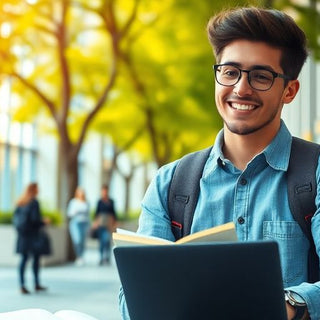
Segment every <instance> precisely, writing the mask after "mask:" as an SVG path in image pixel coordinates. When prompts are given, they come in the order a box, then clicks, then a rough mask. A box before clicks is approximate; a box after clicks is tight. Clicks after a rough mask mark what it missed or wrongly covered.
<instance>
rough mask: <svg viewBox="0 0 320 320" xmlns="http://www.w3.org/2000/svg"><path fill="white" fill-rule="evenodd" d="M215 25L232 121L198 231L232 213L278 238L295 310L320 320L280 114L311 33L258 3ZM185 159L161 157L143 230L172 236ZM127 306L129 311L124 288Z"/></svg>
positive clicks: (318, 235)
mask: <svg viewBox="0 0 320 320" xmlns="http://www.w3.org/2000/svg"><path fill="white" fill-rule="evenodd" d="M207 30H208V36H209V40H210V43H211V45H212V47H213V50H214V54H215V57H216V62H217V64H216V65H214V74H215V85H216V87H215V100H216V105H217V108H218V111H219V114H220V116H221V117H222V119H223V122H224V126H223V129H222V130H221V131H220V132H219V134H218V135H217V137H216V141H215V144H214V145H213V147H212V150H211V153H210V156H209V157H208V159H207V161H206V164H205V167H204V171H203V174H202V178H201V180H200V194H199V198H198V202H197V206H196V209H195V212H194V218H193V221H192V225H191V233H194V232H197V231H199V230H202V229H207V228H209V227H212V226H216V225H220V224H223V223H227V222H230V221H233V222H234V223H235V224H236V231H237V235H238V238H239V240H240V241H260V240H265V239H268V240H275V241H277V242H278V244H279V251H280V257H281V266H282V274H283V281H284V288H285V289H286V301H287V302H286V308H287V314H288V319H309V318H310V319H312V320H319V319H320V282H315V283H308V258H307V256H308V249H309V246H310V244H309V241H308V239H307V237H306V236H305V234H304V233H303V232H302V229H301V228H300V226H299V224H298V223H297V222H296V221H295V219H294V218H293V216H292V213H291V210H290V207H289V199H288V195H287V191H288V187H287V170H288V166H289V159H290V151H291V144H292V136H291V134H290V132H289V131H288V129H287V127H286V125H285V124H284V122H283V121H282V120H281V112H282V108H283V106H284V104H288V103H290V102H291V101H292V100H293V99H294V98H295V96H296V94H297V92H298V90H299V81H298V80H297V78H298V75H299V73H300V71H301V68H302V66H303V64H304V62H305V60H306V58H307V50H306V38H305V35H304V33H303V31H302V30H301V29H300V28H299V27H298V26H297V25H296V23H295V22H294V21H293V19H292V18H290V17H289V16H288V15H286V14H285V13H282V12H279V11H276V10H265V9H259V8H240V9H234V10H230V11H226V12H221V13H220V14H218V15H217V16H215V17H213V18H212V19H211V20H210V21H209V23H208V28H207ZM317 160H318V159H317ZM179 161H180V160H177V161H175V162H173V163H170V164H168V165H166V166H164V167H162V168H161V169H160V170H159V172H158V174H157V175H156V177H155V178H154V179H153V181H152V183H151V184H150V186H149V188H148V190H147V193H146V195H145V197H144V200H143V202H142V213H141V216H140V221H139V229H138V232H140V233H143V234H148V235H153V236H157V237H162V238H165V239H168V240H174V235H173V232H172V230H171V220H170V215H169V211H168V204H167V199H168V188H169V185H170V182H171V179H172V176H173V174H174V171H175V169H176V166H177V164H178V163H179ZM318 162H319V161H318ZM319 167H320V166H319V165H318V169H317V171H316V180H317V181H319V179H320V169H319ZM319 191H320V188H319V185H318V186H317V196H316V199H315V205H316V208H317V210H316V212H315V214H314V216H313V218H312V221H311V229H312V234H313V239H314V242H315V244H316V250H317V253H318V255H319V254H320V213H319V203H320V195H319V194H320V192H319ZM226 276H227V275H226ZM172 290H175V288H174V287H173V288H172ZM261 290H262V291H263V288H261ZM266 303H268V301H266ZM230 307H233V306H232V301H230ZM120 309H121V311H122V316H123V318H124V319H129V316H128V314H127V309H126V305H125V299H124V295H123V292H122V291H121V292H120Z"/></svg>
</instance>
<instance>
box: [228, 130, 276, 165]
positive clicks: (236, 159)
mask: <svg viewBox="0 0 320 320" xmlns="http://www.w3.org/2000/svg"><path fill="white" fill-rule="evenodd" d="M275 135H276V133H273V134H267V133H266V132H263V130H262V131H261V132H255V133H252V134H247V135H239V134H234V133H232V132H230V131H229V130H228V129H226V128H225V130H224V145H223V149H222V150H223V154H224V157H225V158H226V159H229V160H230V161H231V162H232V163H233V164H234V166H235V167H237V168H238V169H239V170H242V171H243V170H244V169H245V168H246V166H247V164H248V163H249V162H250V161H251V160H252V159H253V158H254V157H255V156H256V155H257V154H259V153H260V152H262V151H263V150H264V149H265V148H266V147H267V146H268V145H269V144H270V142H271V141H272V139H273V138H274V137H275Z"/></svg>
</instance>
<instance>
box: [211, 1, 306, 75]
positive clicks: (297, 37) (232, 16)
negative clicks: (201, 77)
mask: <svg viewBox="0 0 320 320" xmlns="http://www.w3.org/2000/svg"><path fill="white" fill-rule="evenodd" d="M207 32H208V38H209V41H210V43H211V45H212V47H213V51H214V54H215V56H216V59H217V62H220V59H221V54H222V51H223V49H224V48H225V47H226V46H227V45H228V44H230V43H231V42H232V41H234V40H240V39H244V40H249V41H262V42H266V43H268V44H269V45H271V46H273V47H276V48H279V49H280V50H281V51H282V57H281V61H280V66H281V68H282V69H283V72H284V73H285V74H286V75H288V76H289V77H290V78H291V79H297V78H298V76H299V73H300V71H301V68H302V66H303V64H304V62H305V61H306V59H307V56H308V52H307V49H306V42H307V41H306V36H305V34H304V32H303V31H302V30H301V29H300V28H299V27H298V26H297V24H296V23H295V22H294V20H293V19H292V18H291V17H290V16H288V15H287V14H285V13H284V12H281V11H278V10H271V9H262V8H255V7H249V8H237V9H231V10H227V11H223V12H221V13H219V14H218V15H216V16H213V17H212V18H211V19H210V21H209V23H208V26H207ZM248 54H250V52H248Z"/></svg>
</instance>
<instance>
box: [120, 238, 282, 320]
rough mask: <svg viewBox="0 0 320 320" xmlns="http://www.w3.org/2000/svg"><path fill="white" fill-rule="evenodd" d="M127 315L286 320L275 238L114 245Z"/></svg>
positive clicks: (155, 319) (164, 319)
mask: <svg viewBox="0 0 320 320" xmlns="http://www.w3.org/2000/svg"><path fill="white" fill-rule="evenodd" d="M114 254H115V259H116V263H117V268H118V272H119V276H120V280H121V283H122V286H123V290H124V294H125V297H126V302H127V306H128V310H129V313H130V317H131V320H144V319H146V320H150V319H152V320H179V319H181V320H199V319H218V320H220V319H221V320H231V319H237V320H241V319H243V320H251V319H252V320H257V319H259V320H264V319H265V320H271V319H272V320H285V319H287V316H286V309H285V301H284V294H283V285H282V275H281V268H280V259H279V252H278V246H277V244H276V243H275V242H235V243H233V242H232V243H230V242H228V243H214V244H188V245H174V244H173V245H161V246H160V245H159V246H130V247H116V248H115V249H114Z"/></svg>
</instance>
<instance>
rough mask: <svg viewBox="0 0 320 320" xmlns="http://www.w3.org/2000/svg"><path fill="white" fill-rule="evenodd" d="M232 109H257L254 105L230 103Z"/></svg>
mask: <svg viewBox="0 0 320 320" xmlns="http://www.w3.org/2000/svg"><path fill="white" fill-rule="evenodd" d="M230 105H231V107H232V108H233V109H236V110H245V111H249V110H253V109H255V106H254V105H252V104H239V103H230Z"/></svg>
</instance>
